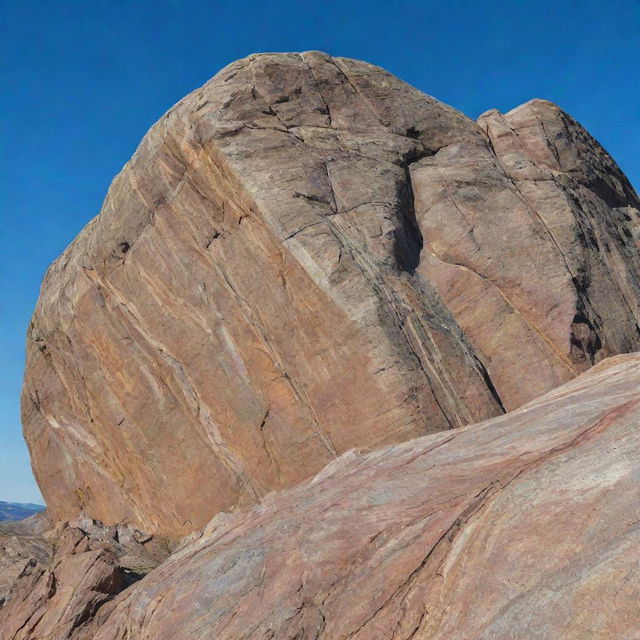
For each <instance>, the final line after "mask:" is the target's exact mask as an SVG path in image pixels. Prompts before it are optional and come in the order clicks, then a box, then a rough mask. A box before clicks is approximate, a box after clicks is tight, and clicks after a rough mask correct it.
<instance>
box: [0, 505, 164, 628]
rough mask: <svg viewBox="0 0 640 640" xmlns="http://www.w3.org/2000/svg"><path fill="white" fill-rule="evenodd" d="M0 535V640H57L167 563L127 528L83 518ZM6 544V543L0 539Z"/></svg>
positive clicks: (160, 545) (160, 544)
mask: <svg viewBox="0 0 640 640" xmlns="http://www.w3.org/2000/svg"><path fill="white" fill-rule="evenodd" d="M11 533H12V532H11V531H10V530H9V531H5V532H4V534H5V535H0V572H1V573H0V638H2V639H3V640H63V639H65V640H66V639H67V638H71V637H72V636H73V634H74V633H77V632H78V630H79V629H81V628H82V627H83V625H85V624H86V623H87V622H88V621H90V620H91V619H92V618H93V616H94V615H95V613H96V612H97V611H98V610H99V609H101V611H102V612H103V613H104V611H105V610H106V609H108V606H109V603H110V602H111V601H112V600H113V597H114V596H115V595H117V594H118V593H120V592H121V591H122V590H124V589H126V588H127V587H128V586H129V585H131V584H132V583H134V582H135V581H136V580H138V579H140V578H141V577H142V576H144V575H145V574H147V573H148V572H149V571H151V570H152V569H153V568H155V567H156V566H157V565H158V564H159V563H160V562H161V561H162V560H164V559H165V558H166V557H167V555H168V552H169V550H168V548H167V546H166V542H165V541H162V540H157V539H154V538H153V536H150V535H148V534H145V533H143V532H141V531H137V530H136V529H134V528H132V527H131V526H130V525H124V526H122V525H120V526H112V527H105V526H103V525H102V524H101V523H97V522H94V521H93V520H90V519H88V518H78V519H77V520H75V521H73V522H70V523H59V524H58V525H57V526H55V527H54V528H53V529H48V530H47V531H44V532H38V531H33V530H31V531H30V530H20V529H17V530H16V531H15V535H11ZM5 536H6V537H5Z"/></svg>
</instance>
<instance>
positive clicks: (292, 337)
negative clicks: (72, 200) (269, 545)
mask: <svg viewBox="0 0 640 640" xmlns="http://www.w3.org/2000/svg"><path fill="white" fill-rule="evenodd" d="M639 208H640V203H639V202H638V198H637V196H636V194H635V193H634V192H633V190H632V188H631V187H630V185H629V183H628V181H627V180H626V179H625V177H624V176H623V175H622V174H621V172H620V171H619V169H618V168H617V167H616V165H615V163H614V162H613V160H612V159H611V158H610V157H609V156H608V155H607V153H606V152H605V151H604V150H603V149H602V148H601V147H600V146H599V145H598V143H597V142H596V141H595V140H593V138H591V137H590V136H589V135H588V134H587V133H586V132H585V131H584V129H582V127H580V125H578V124H577V123H576V122H575V121H573V120H572V119H571V118H570V117H569V116H567V115H566V114H564V113H563V112H562V111H561V110H559V109H558V108H557V107H555V106H553V105H551V104H549V103H545V102H540V101H535V102H533V103H529V104H527V105H525V106H523V107H521V108H519V109H516V110H515V111H513V112H511V113H509V114H507V115H505V116H503V115H501V114H499V113H498V112H495V111H492V112H488V113H487V114H485V115H483V116H482V117H481V119H480V121H479V124H477V123H475V122H473V121H472V120H470V119H468V118H466V117H465V116H464V115H462V114H460V113H459V112H457V111H455V110H453V109H451V108H450V107H448V106H446V105H444V104H442V103H440V102H438V101H437V100H434V99H433V98H431V97H429V96H427V95H425V94H423V93H421V92H420V91H418V90H416V89H414V88H412V87H410V86H408V85H406V84H405V83H403V82H401V81H400V80H398V79H397V78H394V77H393V76H392V75H390V74H389V73H387V72H385V71H384V70H382V69H379V68H377V67H373V66H371V65H369V64H366V63H363V62H358V61H354V60H347V59H342V58H331V57H330V56H327V55H325V54H322V53H317V52H310V53H304V54H264V55H255V56H250V57H249V58H246V59H244V60H240V61H238V62H235V63H233V64H231V65H230V66H228V67H227V68H225V69H224V70H222V71H221V72H220V73H218V74H217V75H216V76H215V77H214V78H213V79H212V80H211V81H210V82H208V83H207V84H206V85H204V86H203V87H202V88H201V89H198V90H196V91H194V92H193V93H192V94H190V95H189V96H187V97H186V98H185V99H184V100H182V101H181V102H180V103H178V104H177V105H176V106H175V107H173V108H172V109H171V110H170V111H169V112H168V113H167V114H166V115H165V116H164V117H163V118H162V119H161V120H160V121H159V122H158V123H157V124H156V125H154V127H153V128H152V129H151V130H150V131H149V133H148V134H147V135H146V136H145V138H144V139H143V141H142V143H141V145H140V147H139V148H138V150H137V151H136V153H135V154H134V156H133V158H132V159H131V160H130V162H129V163H127V165H126V166H125V167H124V169H123V170H122V172H121V173H120V175H119V176H118V177H117V178H116V179H115V181H114V183H113V185H112V186H111V189H110V190H109V193H108V195H107V198H106V201H105V203H104V206H103V209H102V211H101V213H100V215H99V216H98V217H96V218H95V219H94V220H92V221H91V222H90V223H89V224H88V225H87V227H86V228H85V229H84V230H83V231H82V233H81V234H80V235H79V236H78V237H77V238H76V240H75V241H74V242H73V243H72V245H71V246H70V247H69V248H68V249H67V250H66V251H65V252H64V253H63V255H62V256H61V257H60V258H59V259H58V260H56V262H55V263H54V264H53V265H52V266H51V268H50V269H49V271H48V272H47V275H46V277H45V280H44V282H43V286H42V292H41V296H40V299H39V301H38V304H37V308H36V311H35V313H34V316H33V321H32V324H31V326H30V329H29V332H28V344H27V369H26V376H25V384H24V393H23V422H24V431H25V436H26V439H27V442H28V444H29V447H30V450H31V455H32V462H33V467H34V471H35V474H36V477H37V480H38V483H39V485H40V487H41V489H42V492H43V495H44V497H45V499H46V501H47V504H48V506H49V510H50V513H51V515H52V517H53V518H54V519H69V518H73V517H75V516H76V515H77V514H78V513H81V512H84V513H86V514H88V515H90V516H91V517H94V518H97V519H100V520H102V521H104V522H106V523H115V522H120V521H127V522H131V523H133V524H135V525H137V526H139V527H140V528H143V529H145V530H148V531H151V532H165V533H169V534H172V535H181V534H184V533H188V532H190V531H192V530H194V529H195V528H197V527H199V526H201V525H203V524H204V523H206V522H207V521H208V520H209V519H210V518H211V517H212V516H213V515H214V514H216V513H217V512H219V511H221V510H227V509H230V508H232V507H233V506H234V505H238V504H242V503H248V502H254V501H257V500H259V499H261V498H262V497H263V496H265V495H266V494H267V493H269V492H270V491H272V490H274V489H280V488H284V487H287V486H290V485H293V484H295V483H297V482H299V481H301V480H303V479H304V478H307V477H309V476H310V475H311V474H313V473H315V472H317V471H318V470H320V469H321V468H322V467H323V466H325V465H326V464H327V463H328V462H330V461H331V460H333V459H334V458H335V457H336V456H338V455H339V454H341V453H342V452H344V451H346V450H348V449H351V448H353V447H360V446H369V447H380V446H385V445H388V444H391V443H395V442H400V441H405V440H408V439H411V438H415V437H417V436H421V435H424V434H426V433H431V432H436V431H441V430H445V429H450V428H452V427H460V426H462V425H465V424H469V423H472V422H477V421H480V420H484V419H487V418H490V417H492V416H496V415H498V414H500V413H502V412H504V410H505V409H506V410H510V409H514V408H516V407H518V406H520V405H522V404H523V403H525V402H528V401H530V400H531V399H532V398H534V397H536V396H538V395H539V394H541V393H544V392H546V391H548V390H549V389H551V388H553V387H555V386H557V385H558V384H561V383H564V382H566V381H568V380H570V379H571V378H573V377H574V376H575V375H576V374H577V373H579V372H581V371H583V370H585V369H586V368H588V367H589V366H591V365H592V364H593V363H595V362H598V361H599V360H601V359H602V358H603V357H605V356H608V355H611V354H615V353H620V352H626V351H631V350H638V349H640V330H639V329H638V317H639V312H638V304H639V302H638V301H639V299H640V293H639V285H638V283H639V282H640V273H639V269H640V256H639V249H638V242H639V240H638V238H639V234H640V222H639V212H638V209H639Z"/></svg>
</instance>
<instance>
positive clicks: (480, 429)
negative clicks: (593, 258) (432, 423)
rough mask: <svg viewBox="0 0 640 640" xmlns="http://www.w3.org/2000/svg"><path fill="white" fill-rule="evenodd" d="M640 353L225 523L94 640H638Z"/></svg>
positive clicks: (118, 609) (101, 620) (338, 466)
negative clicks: (504, 412)
mask: <svg viewBox="0 0 640 640" xmlns="http://www.w3.org/2000/svg"><path fill="white" fill-rule="evenodd" d="M639 427H640V354H638V355H633V356H625V357H617V358H613V359H609V360H606V361H605V362H603V363H601V364H599V365H597V366H596V367H594V368H593V369H592V370H591V371H590V372H589V373H587V374H584V375H582V376H580V377H579V378H577V379H576V380H574V381H572V382H570V383H568V384H566V385H564V386H563V387H561V388H559V389H557V390H555V391H553V392H552V393H549V394H547V395H545V396H544V397H542V398H540V399H539V400H536V401H535V402H533V403H531V404H529V405H527V406H525V407H523V408H521V409H519V410H517V411H515V412H513V413H511V414H508V415H506V416H504V417H500V418H496V419H494V420H491V421H488V422H485V423H482V424H478V425H474V426H471V427H467V428H463V429H459V430H457V431H455V432H452V433H443V434H437V435H432V436H427V437H424V438H420V439H417V440H414V441H412V442H408V443H405V444H401V445H396V446H392V447H388V448H384V449H381V450H378V451H374V452H349V453H347V454H345V455H344V456H342V457H341V458H339V459H338V460H336V461H335V462H333V463H332V464H330V465H329V466H328V467H327V468H326V469H324V470H323V471H322V472H321V473H320V474H318V475H317V476H316V477H315V478H313V479H312V480H311V481H308V482H306V483H304V484H302V485H300V486H299V487H296V488H295V489H292V490H289V491H286V492H282V493H279V494H275V495H272V496H269V497H267V498H265V500H264V502H263V503H262V504H261V505H259V506H256V507H254V508H251V509H248V510H243V511H240V512H236V513H233V514H220V515H219V516H218V517H216V518H214V519H213V520H212V522H211V523H210V524H209V525H208V526H207V527H206V529H205V530H204V532H202V534H201V535H200V537H199V538H197V539H195V537H196V536H195V534H194V536H193V539H192V540H191V541H189V542H187V543H185V545H184V546H183V547H182V548H181V549H180V550H178V551H177V552H176V553H175V554H174V555H173V556H172V557H171V558H170V559H169V560H167V561H166V562H165V563H164V564H163V565H161V566H160V567H159V568H158V569H156V570H155V571H153V572H152V573H150V574H149V575H148V576H147V577H145V578H144V580H142V581H141V582H139V583H137V584H136V585H134V586H132V587H131V588H130V589H129V590H127V591H125V592H124V593H123V594H122V595H121V596H119V597H118V598H117V599H116V600H115V601H114V603H112V604H111V606H110V608H109V610H108V611H106V612H103V613H102V614H101V612H100V611H98V614H97V616H96V618H95V620H94V621H93V623H92V624H90V625H89V626H87V627H85V628H84V630H83V634H81V636H80V637H82V638H87V639H88V638H95V640H124V639H125V638H138V639H140V640H141V639H143V638H154V640H165V639H167V640H169V639H175V638H190V639H192V640H197V639H205V638H216V639H219V640H222V639H229V640H231V639H233V640H240V639H243V638H247V639H249V638H251V639H258V638H260V639H266V638H274V639H275V638H277V639H278V640H293V639H294V638H296V639H300V638H316V639H320V638H324V639H327V640H329V639H330V640H338V639H341V640H342V639H347V638H349V639H359V640H365V639H367V640H368V639H371V640H373V639H375V640H381V639H389V640H392V639H393V640H400V639H402V640H409V639H410V638H411V639H412V640H440V639H442V640H445V639H446V640H469V639H471V638H473V639H474V640H481V639H482V640H507V639H509V640H512V639H513V638H528V639H539V640H542V639H543V638H544V639H548V638H562V639H563V640H596V639H598V640H601V639H602V638H607V639H609V640H623V639H626V638H633V637H635V635H636V634H637V630H638V612H639V610H638V602H640V499H639V498H640V428H639Z"/></svg>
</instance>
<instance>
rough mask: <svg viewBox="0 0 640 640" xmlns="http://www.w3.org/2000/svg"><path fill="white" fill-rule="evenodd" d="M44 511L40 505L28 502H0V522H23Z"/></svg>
mask: <svg viewBox="0 0 640 640" xmlns="http://www.w3.org/2000/svg"><path fill="white" fill-rule="evenodd" d="M40 511H44V507H43V506H42V505H40V504H32V503H30V502H27V503H24V502H3V501H2V500H0V520H12V521H15V520H24V518H28V517H29V516H32V515H34V514H35V513H39V512H40Z"/></svg>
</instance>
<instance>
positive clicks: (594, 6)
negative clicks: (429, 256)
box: [0, 0, 640, 501]
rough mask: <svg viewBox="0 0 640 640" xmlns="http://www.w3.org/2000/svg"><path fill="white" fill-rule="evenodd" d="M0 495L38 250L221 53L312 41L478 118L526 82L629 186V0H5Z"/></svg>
mask: <svg viewBox="0 0 640 640" xmlns="http://www.w3.org/2000/svg"><path fill="white" fill-rule="evenodd" d="M0 7H1V13H2V15H1V20H0V22H1V26H0V31H1V32H0V41H1V44H0V46H1V47H2V51H1V57H2V60H1V70H0V73H1V89H2V95H1V98H0V122H1V126H2V129H1V153H2V155H1V157H0V216H1V225H0V232H1V234H2V236H1V238H2V251H1V252H0V292H1V294H2V295H1V296H0V359H1V360H0V365H1V366H0V500H11V501H37V500H39V499H40V498H39V493H38V490H37V488H36V486H35V483H34V481H33V479H32V477H31V471H30V467H29V462H28V455H27V451H26V447H25V446H24V444H23V441H22V435H21V428H20V418H19V392H20V385H21V381H22V369H23V358H24V347H23V343H24V334H25V330H26V327H27V324H28V321H29V317H30V315H31V312H32V310H33V307H34V304H35V301H36V298H37V295H38V289H39V286H40V281H41V279H42V276H43V274H44V272H45V269H46V268H47V266H48V265H49V263H50V262H51V261H52V260H53V259H54V258H55V257H56V256H58V255H59V254H60V253H61V252H62V250H63V249H64V248H65V246H66V245H67V244H68V243H69V242H70V241H71V240H72V239H73V237H74V236H75V235H76V234H77V233H78V232H79V231H80V229H81V228H82V227H83V226H84V225H85V224H86V222H87V221H88V220H89V219H90V218H92V217H93V216H94V215H96V214H97V213H98V210H99V209H100V205H101V202H102V200H103V198H104V196H105V193H106V190H107V187H108V186H109V183H110V181H111V179H112V178H113V176H114V175H115V174H116V173H117V172H118V171H119V170H120V168H121V167H122V165H123V164H124V163H125V162H126V161H127V160H128V158H129V157H130V155H131V153H132V152H133V150H134V149H135V147H136V145H137V144H138V142H139V140H140V138H141V137H142V136H143V135H144V133H145V131H146V130H147V129H148V128H149V126H150V125H151V124H152V123H153V122H154V121H155V120H156V119H157V118H159V117H160V116H161V115H162V113H163V112H164V111H166V110H167V109H168V108H169V107H170V106H171V105H172V104H173V103H175V102H176V101H177V100H179V99H180V98H181V97H182V96H183V95H185V94H186V93H188V92H190V91H191V90H192V89H194V88H196V87H197V86H199V85H201V84H202V83H204V82H205V81H206V80H207V79H208V78H209V77H211V76H212V75H213V74H214V73H216V72H217V71H218V70H219V69H220V68H221V67H223V66H224V65H226V64H227V63H229V62H232V61H233V60H235V59H237V58H240V57H243V56H246V55H248V54H250V53H255V52H259V51H304V50H309V49H320V50H323V51H327V52H329V53H331V54H333V55H340V56H348V57H354V58H361V59H365V60H368V61H370V62H373V63H375V64H378V65H380V66H383V67H385V68H387V69H389V70H390V71H391V72H393V73H395V74H396V75H398V76H399V77H401V78H403V79H404V80H406V81H408V82H410V83H411V84H413V85H415V86H417V87H419V88H420V89H422V90H423V91H426V92H427V93H429V94H431V95H433V96H435V97H437V98H439V99H440V100H443V101H444V102H447V103H449V104H451V105H453V106H454V107H457V108H458V109H460V110H462V111H463V112H465V113H466V114H467V115H469V116H472V117H476V116H477V115H479V114H480V113H481V112H483V111H485V110H486V109H488V108H491V107H497V108H499V109H501V110H503V111H505V110H509V109H511V108H513V107H515V106H517V105H519V104H521V103H522V102H525V101H526V100H528V99H530V98H534V97H539V98H546V99H549V100H553V101H554V102H557V103H558V104H559V105H560V106H562V107H563V108H564V109H566V110H567V111H569V112H570V113H571V114H572V115H573V116H575V117H576V118H577V119H578V120H580V121H581V122H582V123H583V124H584V125H585V126H586V127H587V128H588V129H589V130H590V131H591V132H592V134H593V135H595V136H596V137H597V138H598V139H599V140H600V142H602V144H604V146H605V147H606V148H607V149H608V150H609V151H610V152H611V153H612V154H613V156H614V157H615V158H616V159H617V160H618V163H619V164H620V165H621V167H622V169H623V170H624V171H626V173H627V175H628V176H629V178H630V179H631V181H632V183H634V184H635V185H636V187H638V186H639V185H640V73H639V69H640V0H609V2H603V1H601V0H598V1H596V0H554V1H548V0H535V1H528V0H520V1H518V0H511V1H505V0H494V1H491V2H487V1H481V0H475V1H473V0H467V1H461V0H459V1H456V0H448V1H435V0H423V1H418V0H414V1H403V0H385V1H381V2H378V1H375V0H370V1H368V2H363V1H356V0H352V1H351V2H339V1H335V2H332V1H331V0H325V1H319V0H306V1H301V2H292V1H289V2H285V1H280V2H275V1H269V0H263V1H254V2H246V1H242V0H236V1H228V0H209V1H208V2H207V1H204V0H200V1H199V0H183V1H180V0H153V1H151V0H146V1H144V0H127V1H124V0H112V1H106V0H86V1H80V0H75V1H74V0H39V1H33V0H0Z"/></svg>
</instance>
